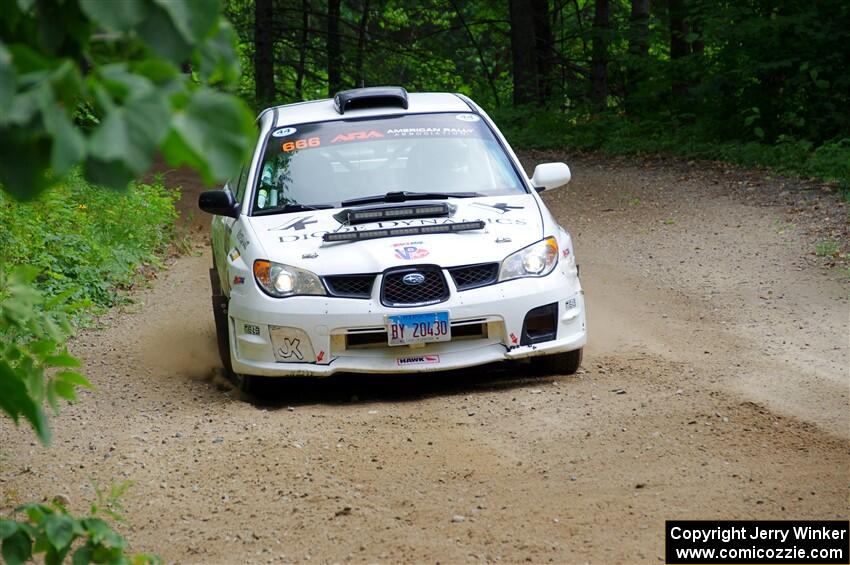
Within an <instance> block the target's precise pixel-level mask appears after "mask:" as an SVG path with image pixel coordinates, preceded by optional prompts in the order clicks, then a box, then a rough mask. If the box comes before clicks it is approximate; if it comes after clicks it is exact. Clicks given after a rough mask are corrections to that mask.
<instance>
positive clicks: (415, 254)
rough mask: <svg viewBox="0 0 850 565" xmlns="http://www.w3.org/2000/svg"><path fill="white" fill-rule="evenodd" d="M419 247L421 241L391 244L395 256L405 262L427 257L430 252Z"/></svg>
mask: <svg viewBox="0 0 850 565" xmlns="http://www.w3.org/2000/svg"><path fill="white" fill-rule="evenodd" d="M420 245H422V242H421V241H410V242H407V243H395V244H393V247H394V248H395V256H396V257H397V258H399V259H403V260H405V261H410V260H412V259H422V258H423V257H427V256H428V254H429V253H430V251H428V250H427V249H424V248H422V247H419V246H420Z"/></svg>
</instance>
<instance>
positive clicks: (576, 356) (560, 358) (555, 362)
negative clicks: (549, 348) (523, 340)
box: [533, 349, 584, 375]
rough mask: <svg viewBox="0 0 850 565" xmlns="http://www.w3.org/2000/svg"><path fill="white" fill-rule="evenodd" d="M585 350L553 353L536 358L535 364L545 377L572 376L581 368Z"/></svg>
mask: <svg viewBox="0 0 850 565" xmlns="http://www.w3.org/2000/svg"><path fill="white" fill-rule="evenodd" d="M583 351H584V349H576V350H575V351H567V352H566V353H553V354H552V355H546V356H544V357H536V358H534V360H533V362H534V365H535V366H536V367H537V369H538V370H539V371H540V372H541V373H543V374H545V375H572V374H575V372H576V371H578V368H579V367H580V366H581V357H582V353H583Z"/></svg>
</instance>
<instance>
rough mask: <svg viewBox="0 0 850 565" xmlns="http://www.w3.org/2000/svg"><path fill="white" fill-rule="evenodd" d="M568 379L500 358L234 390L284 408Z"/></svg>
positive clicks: (219, 381) (223, 384) (222, 383)
mask: <svg viewBox="0 0 850 565" xmlns="http://www.w3.org/2000/svg"><path fill="white" fill-rule="evenodd" d="M569 378H574V377H564V376H553V375H537V374H535V372H534V369H533V366H532V365H530V364H528V363H515V364H508V363H496V364H491V365H486V366H483V367H475V368H470V369H463V370H454V371H438V372H429V373H416V374H401V375H382V374H360V373H338V374H336V375H333V376H330V377H326V378H322V379H315V378H272V379H268V380H267V381H266V382H265V383H264V385H263V387H262V389H261V391H260V392H258V393H256V394H246V393H242V392H240V391H236V390H234V393H235V394H237V395H239V398H241V399H242V400H244V401H245V402H249V403H251V404H253V405H254V406H256V407H258V408H264V409H267V410H281V409H283V410H285V409H287V408H288V407H294V406H305V405H310V404H325V405H342V404H352V403H363V404H367V403H382V402H416V401H419V400H422V399H425V398H430V397H436V396H455V395H466V394H474V393H481V392H493V391H508V390H512V389H518V388H522V387H526V386H534V385H544V384H548V383H551V382H552V381H553V380H554V379H569ZM211 382H212V383H213V384H214V385H215V386H216V387H217V388H218V389H219V390H228V389H233V388H234V387H233V384H232V383H231V382H230V381H229V380H228V379H226V377H225V376H224V372H223V370H217V371H216V374H215V375H214V377H213V378H212V379H211Z"/></svg>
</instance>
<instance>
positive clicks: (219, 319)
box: [210, 269, 233, 374]
mask: <svg viewBox="0 0 850 565" xmlns="http://www.w3.org/2000/svg"><path fill="white" fill-rule="evenodd" d="M210 286H211V287H212V308H213V320H215V336H216V341H217V342H218V355H219V357H220V358H221V364H222V365H223V366H224V370H225V371H227V374H231V373H232V372H233V365H231V363H230V332H229V330H230V328H228V318H227V302H228V298H227V297H226V296H224V295H223V294H222V293H221V282H220V280H219V278H218V271H217V270H216V269H210Z"/></svg>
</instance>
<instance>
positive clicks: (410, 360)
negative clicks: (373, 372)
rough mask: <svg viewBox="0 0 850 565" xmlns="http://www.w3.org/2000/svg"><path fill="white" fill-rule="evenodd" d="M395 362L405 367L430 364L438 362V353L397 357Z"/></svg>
mask: <svg viewBox="0 0 850 565" xmlns="http://www.w3.org/2000/svg"><path fill="white" fill-rule="evenodd" d="M395 361H396V364H397V365H398V366H399V367H406V366H407V365H431V364H434V363H439V362H440V356H439V355H414V356H410V357H399V358H397V359H396V360H395Z"/></svg>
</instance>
